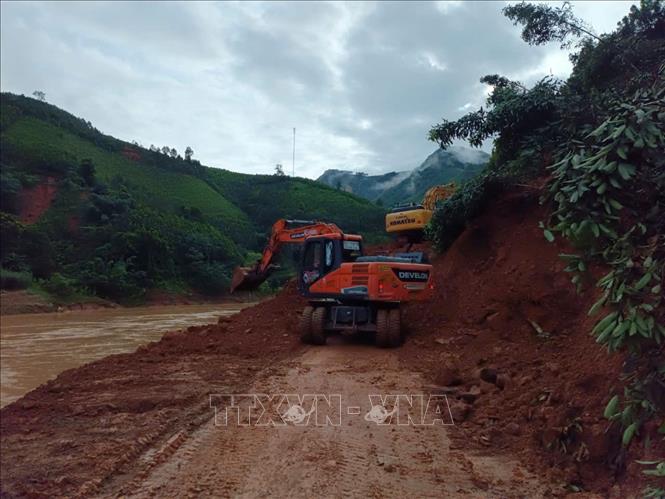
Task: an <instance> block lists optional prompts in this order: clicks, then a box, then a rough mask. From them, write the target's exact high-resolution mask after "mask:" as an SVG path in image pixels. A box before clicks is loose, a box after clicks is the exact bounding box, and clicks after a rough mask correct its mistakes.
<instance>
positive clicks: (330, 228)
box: [231, 219, 342, 293]
mask: <svg viewBox="0 0 665 499" xmlns="http://www.w3.org/2000/svg"><path fill="white" fill-rule="evenodd" d="M323 234H342V229H340V228H339V227H337V225H335V224H333V223H326V222H319V221H310V220H285V219H279V220H277V221H276V222H275V223H274V224H273V226H272V232H271V234H270V239H269V240H268V243H267V244H266V247H265V248H264V249H263V254H262V255H261V259H260V260H259V261H258V262H256V264H255V265H253V266H251V267H238V268H236V269H235V271H234V272H233V278H232V279H231V293H233V292H234V291H238V290H241V289H245V290H248V289H255V288H257V287H258V286H260V285H261V283H262V282H263V281H265V280H266V279H267V278H268V276H269V275H270V271H271V270H272V269H273V268H274V265H272V261H273V259H274V258H275V255H277V253H279V250H280V248H281V247H282V245H284V244H302V243H304V242H305V239H306V238H307V237H310V236H318V235H323Z"/></svg>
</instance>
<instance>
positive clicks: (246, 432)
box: [101, 345, 547, 497]
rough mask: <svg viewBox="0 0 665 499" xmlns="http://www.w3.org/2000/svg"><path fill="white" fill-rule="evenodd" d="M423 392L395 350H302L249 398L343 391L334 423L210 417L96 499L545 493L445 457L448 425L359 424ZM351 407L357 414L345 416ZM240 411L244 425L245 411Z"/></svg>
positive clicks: (456, 454)
mask: <svg viewBox="0 0 665 499" xmlns="http://www.w3.org/2000/svg"><path fill="white" fill-rule="evenodd" d="M422 385H423V381H422V379H421V378H420V377H419V376H418V375H417V374H416V373H413V372H410V371H405V370H403V369H400V367H399V364H398V361H397V355H396V354H395V352H394V351H390V350H377V349H375V348H374V347H370V346H364V345H330V346H327V347H317V348H309V349H307V350H306V351H305V353H304V354H303V355H302V356H301V357H300V358H298V359H296V360H295V361H291V362H288V363H283V364H281V365H277V366H271V367H270V368H269V369H266V372H265V373H263V375H261V376H260V377H259V381H257V382H256V383H255V384H254V386H253V387H252V388H251V389H250V390H249V393H264V394H281V393H288V394H301V395H302V394H324V395H331V394H340V395H341V401H342V402H341V409H342V410H341V417H340V418H339V420H336V422H339V423H340V424H339V425H327V426H317V425H315V424H313V420H312V419H310V420H309V423H310V424H305V425H302V426H298V425H287V426H285V427H273V426H254V425H249V426H238V425H237V424H229V425H227V426H218V425H216V424H215V419H214V418H212V417H211V419H210V420H209V421H208V422H207V423H205V424H204V425H203V426H201V427H200V428H199V429H198V430H196V431H194V432H192V433H191V434H189V435H185V434H176V435H174V436H173V437H172V439H173V441H174V443H175V447H176V448H175V450H174V451H172V452H171V451H166V450H158V451H156V452H154V453H153V455H152V456H151V457H147V458H146V459H152V460H153V463H152V465H151V466H148V467H147V468H146V469H147V474H146V473H145V472H144V473H143V474H142V475H141V476H138V477H135V478H134V479H133V480H132V481H131V482H128V483H126V484H125V485H124V486H123V487H121V488H120V489H119V490H118V488H115V487H114V488H110V487H109V488H107V489H106V490H105V491H103V493H102V494H101V495H102V496H118V495H126V496H128V497H158V496H159V497H171V496H184V497H268V496H276V497H284V496H289V497H312V496H328V497H402V496H407V495H409V496H417V497H442V496H446V497H458V496H467V497H468V496H469V495H471V496H478V495H481V496H483V497H533V496H542V495H543V493H544V491H545V489H546V488H547V487H546V484H541V483H539V482H538V481H537V480H536V479H535V478H534V477H533V476H531V475H530V474H529V473H528V472H526V471H525V470H524V469H523V468H521V467H520V466H519V465H518V464H517V463H515V462H512V461H509V460H507V459H505V458H502V457H484V456H477V455H469V454H465V453H464V452H463V451H461V450H455V451H451V450H450V448H449V437H448V434H447V432H449V431H455V427H454V426H444V425H440V424H435V425H433V426H413V425H398V424H396V423H397V421H396V420H391V421H390V424H385V425H378V424H376V423H375V422H373V421H371V420H370V421H368V420H367V419H366V418H365V417H364V415H366V414H367V413H368V412H369V409H370V408H371V407H372V405H371V403H370V395H375V394H417V393H420V392H421V387H422ZM303 406H304V404H303ZM244 408H245V409H246V407H244ZM349 408H350V409H356V408H357V409H358V411H357V412H358V414H349V412H350V411H349ZM210 410H211V416H212V409H210ZM220 410H221V409H220ZM353 412H356V411H353ZM278 413H280V414H281V411H278ZM241 414H243V416H242V417H241V421H243V422H247V414H248V412H247V411H241ZM386 421H387V420H386ZM165 447H166V448H168V443H167V444H166V446H165ZM109 485H111V484H109Z"/></svg>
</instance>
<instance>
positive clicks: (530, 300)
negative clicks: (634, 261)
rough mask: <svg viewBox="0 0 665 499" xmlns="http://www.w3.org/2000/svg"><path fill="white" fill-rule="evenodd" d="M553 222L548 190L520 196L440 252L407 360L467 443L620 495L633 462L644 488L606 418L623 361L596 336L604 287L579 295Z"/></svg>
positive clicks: (415, 310) (589, 287) (412, 310)
mask: <svg viewBox="0 0 665 499" xmlns="http://www.w3.org/2000/svg"><path fill="white" fill-rule="evenodd" d="M545 217H546V211H545V209H544V208H543V207H541V206H539V204H538V199H537V196H536V195H534V194H533V193H530V192H529V191H524V192H518V193H513V194H511V195H509V196H507V197H504V198H502V199H501V200H498V201H497V202H495V203H493V206H492V208H491V210H488V212H487V214H486V215H484V216H482V217H480V218H479V219H477V220H476V221H475V222H474V223H473V224H472V225H471V226H470V227H468V228H467V229H466V230H465V232H464V233H463V234H462V235H461V236H460V237H459V238H458V239H457V241H456V242H455V243H454V244H453V246H452V247H451V248H450V249H449V250H448V251H447V252H446V253H445V254H444V255H442V256H440V257H438V258H436V259H435V261H434V262H433V264H434V273H435V280H436V285H437V288H436V297H435V299H434V300H433V301H432V302H428V303H421V304H412V305H410V306H408V307H407V309H406V311H405V314H404V322H405V323H406V324H407V325H408V328H409V331H410V335H409V338H408V339H407V341H406V343H405V345H404V346H403V347H402V349H401V350H400V356H401V360H402V362H404V363H405V364H407V365H409V366H411V367H412V368H413V369H419V370H423V371H425V372H426V374H427V375H428V376H429V377H430V378H431V380H432V383H433V386H431V387H429V388H430V389H431V390H433V391H437V390H438V391H439V392H441V393H445V394H447V396H448V397H449V400H450V401H451V406H452V412H453V416H454V417H455V419H456V422H457V423H458V424H457V427H456V428H455V431H453V432H452V436H453V438H456V439H457V441H458V445H460V446H463V447H464V448H468V447H469V445H475V446H476V447H478V448H485V449H488V448H492V449H499V450H501V451H505V452H507V453H509V454H512V455H517V456H520V457H521V458H522V460H523V462H525V463H529V464H530V466H531V467H532V468H533V471H535V472H538V473H543V474H548V475H551V476H552V477H553V478H555V479H557V480H560V481H562V482H563V483H567V484H569V485H570V486H571V490H575V489H576V488H579V489H582V490H591V491H595V492H604V493H608V492H609V491H611V489H612V488H613V487H614V492H615V493H616V488H617V487H620V485H616V484H615V483H614V481H615V479H614V476H613V472H612V471H611V470H615V471H616V472H617V473H619V472H620V471H621V470H622V467H623V465H624V464H625V465H628V471H629V473H627V474H623V475H622V478H621V480H620V482H621V483H623V484H624V485H625V487H627V488H628V489H630V490H632V491H633V492H635V491H636V490H640V484H639V482H640V481H642V482H643V480H642V477H643V475H642V474H641V470H640V469H638V468H639V466H638V465H636V464H634V463H633V462H632V460H631V459H628V458H627V456H625V455H624V453H623V452H622V450H621V448H620V444H619V441H620V437H619V435H617V432H618V429H617V428H615V427H611V428H610V427H609V425H608V422H607V421H606V420H605V419H603V417H602V413H603V409H604V407H605V405H606V404H607V401H608V400H609V398H610V397H611V396H612V394H614V393H617V392H621V390H622V387H621V386H620V383H619V375H620V372H621V366H622V362H623V359H622V358H621V356H619V355H608V354H607V351H606V350H605V349H604V348H602V347H601V346H600V345H598V344H596V343H595V341H594V339H593V338H592V337H590V336H589V331H590V330H591V329H592V324H593V322H592V319H590V318H588V317H587V311H588V309H589V307H590V305H591V303H593V301H594V298H595V296H596V295H597V290H596V289H595V288H594V286H593V281H591V282H588V283H586V286H585V290H584V291H583V292H582V293H581V294H578V293H577V292H576V291H575V288H574V286H573V285H572V284H571V282H570V276H569V275H568V274H566V273H565V272H564V271H563V269H564V267H565V263H564V262H563V261H562V260H561V259H560V258H559V257H558V255H559V254H560V253H566V252H570V248H566V247H565V246H563V245H562V243H560V242H555V243H548V242H547V241H546V240H545V239H544V237H543V234H542V231H541V230H540V229H539V228H538V222H539V221H540V220H544V219H545ZM655 439H656V440H662V439H659V438H657V437H655ZM636 445H639V444H637V443H636ZM656 446H658V444H656ZM657 451H658V449H652V450H650V451H648V452H650V453H651V454H652V455H654V456H655V453H656V452H657ZM661 452H662V449H661ZM642 458H644V456H642ZM642 485H643V484H642ZM635 487H637V488H635Z"/></svg>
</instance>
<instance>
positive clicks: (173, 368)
mask: <svg viewBox="0 0 665 499" xmlns="http://www.w3.org/2000/svg"><path fill="white" fill-rule="evenodd" d="M302 306H304V304H303V303H302V300H301V299H300V297H299V296H298V294H297V291H296V289H295V286H294V285H289V286H287V287H286V289H285V290H284V291H283V292H282V293H281V294H280V295H279V296H278V297H276V298H275V299H272V300H269V301H265V302H263V303H261V304H259V305H257V306H254V307H251V308H246V309H244V310H242V311H241V312H240V313H239V314H237V315H235V316H233V317H231V318H224V319H221V320H220V323H219V324H212V325H208V326H196V327H190V328H188V329H186V330H184V331H175V332H171V333H167V334H165V335H164V336H163V338H162V339H161V340H160V341H157V342H152V343H149V344H147V345H145V346H142V347H140V348H139V349H137V351H136V352H134V353H131V354H121V355H112V356H109V357H106V358H104V359H101V360H99V361H96V362H92V363H90V364H87V365H85V366H82V367H80V368H77V369H71V370H68V371H65V372H63V373H62V374H60V375H59V376H58V377H57V378H56V379H55V380H52V381H50V382H48V383H46V384H44V385H42V386H40V387H39V388H37V389H35V390H33V391H32V392H30V393H28V394H27V395H26V396H24V397H23V398H21V399H20V400H18V401H16V402H14V403H12V404H9V405H8V406H6V407H4V408H3V409H2V411H1V412H0V415H1V417H0V435H1V437H2V440H1V444H2V453H1V456H0V469H1V478H2V479H1V495H2V497H5V496H39V497H41V496H44V497H52V496H54V495H58V496H61V495H67V496H72V495H73V496H76V495H90V494H92V493H94V491H95V490H97V489H98V488H99V486H100V485H101V484H102V483H103V482H104V480H105V479H107V478H108V477H109V476H111V475H117V474H122V473H123V470H125V469H126V468H127V467H131V468H132V469H135V467H136V466H138V465H139V464H137V463H136V460H137V458H138V456H141V455H142V454H143V453H144V452H145V451H146V450H147V449H148V448H150V447H154V446H157V447H159V446H160V445H163V446H166V447H168V445H169V439H171V438H175V436H177V435H183V434H186V433H187V432H189V431H193V430H194V429H195V428H196V427H198V425H200V424H201V423H202V422H203V421H206V420H208V419H209V418H210V416H211V408H210V405H209V395H210V394H215V393H242V392H243V390H246V389H247V388H248V387H249V386H250V385H251V384H252V382H253V380H254V377H255V375H256V373H257V372H259V371H261V370H263V369H265V368H266V367H269V366H271V365H273V364H274V363H275V362H276V361H278V360H282V359H286V358H288V357H289V356H290V355H294V354H295V353H297V352H298V351H299V349H301V348H302V346H301V344H300V341H299V338H298V334H297V323H298V320H299V314H300V311H301V310H302Z"/></svg>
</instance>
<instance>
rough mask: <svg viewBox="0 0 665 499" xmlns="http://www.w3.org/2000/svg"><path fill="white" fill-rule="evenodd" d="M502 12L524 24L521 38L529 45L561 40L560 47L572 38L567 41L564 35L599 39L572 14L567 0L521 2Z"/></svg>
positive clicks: (567, 44) (517, 22) (516, 22)
mask: <svg viewBox="0 0 665 499" xmlns="http://www.w3.org/2000/svg"><path fill="white" fill-rule="evenodd" d="M502 12H503V14H504V15H505V16H506V17H507V18H508V19H510V20H511V21H513V24H515V25H517V24H521V25H522V26H523V28H522V40H524V41H525V42H527V43H528V44H529V45H543V44H545V43H547V42H551V41H557V42H561V47H562V48H565V47H568V46H570V44H571V41H568V42H567V41H566V39H567V38H569V37H575V38H579V37H581V36H582V35H587V36H590V37H592V38H595V39H596V40H600V37H598V36H596V35H594V34H593V33H592V32H591V31H590V28H589V27H588V26H587V25H586V24H585V23H584V21H582V20H581V19H579V18H577V17H575V16H574V15H573V10H572V7H571V6H570V3H568V2H564V3H563V5H562V6H561V7H550V6H549V5H546V4H540V3H539V4H532V3H526V2H522V3H519V4H517V5H509V6H508V7H504V8H503V11H502Z"/></svg>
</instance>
